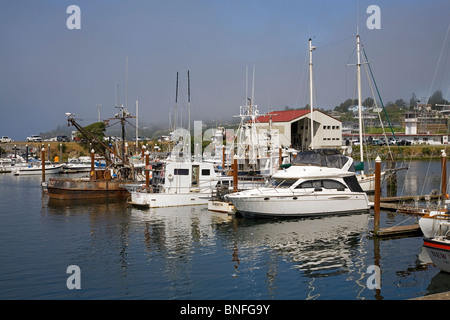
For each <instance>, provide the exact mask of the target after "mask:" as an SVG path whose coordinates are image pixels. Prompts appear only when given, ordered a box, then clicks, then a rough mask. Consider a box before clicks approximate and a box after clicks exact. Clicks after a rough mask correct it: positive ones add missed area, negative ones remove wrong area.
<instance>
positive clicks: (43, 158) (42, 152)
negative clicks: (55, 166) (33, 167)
mask: <svg viewBox="0 0 450 320" xmlns="http://www.w3.org/2000/svg"><path fill="white" fill-rule="evenodd" d="M41 163H42V182H45V148H44V147H42V150H41Z"/></svg>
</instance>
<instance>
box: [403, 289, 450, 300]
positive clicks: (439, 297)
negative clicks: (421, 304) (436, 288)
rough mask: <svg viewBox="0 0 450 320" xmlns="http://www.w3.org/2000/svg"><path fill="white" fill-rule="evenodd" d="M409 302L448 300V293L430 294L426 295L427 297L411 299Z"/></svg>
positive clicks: (449, 295) (449, 298)
mask: <svg viewBox="0 0 450 320" xmlns="http://www.w3.org/2000/svg"><path fill="white" fill-rule="evenodd" d="M409 300H450V291H445V292H441V293H435V294H430V295H427V296H422V297H417V298H412V299H409Z"/></svg>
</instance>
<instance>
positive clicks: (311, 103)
mask: <svg viewBox="0 0 450 320" xmlns="http://www.w3.org/2000/svg"><path fill="white" fill-rule="evenodd" d="M315 49H316V47H315V46H313V45H312V44H311V39H309V99H310V105H311V149H314V121H313V111H314V109H313V74H312V72H313V63H312V52H313V50H315Z"/></svg>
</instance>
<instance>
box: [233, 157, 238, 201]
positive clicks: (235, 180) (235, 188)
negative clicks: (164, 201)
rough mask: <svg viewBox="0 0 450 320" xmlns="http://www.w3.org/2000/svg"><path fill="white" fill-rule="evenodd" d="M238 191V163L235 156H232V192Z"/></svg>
mask: <svg viewBox="0 0 450 320" xmlns="http://www.w3.org/2000/svg"><path fill="white" fill-rule="evenodd" d="M237 191H238V165H237V156H236V155H235V156H234V157H233V192H237Z"/></svg>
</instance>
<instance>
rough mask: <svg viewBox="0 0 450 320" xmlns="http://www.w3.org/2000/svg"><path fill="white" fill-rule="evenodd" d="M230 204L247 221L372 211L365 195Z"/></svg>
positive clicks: (247, 199)
mask: <svg viewBox="0 0 450 320" xmlns="http://www.w3.org/2000/svg"><path fill="white" fill-rule="evenodd" d="M229 200H230V201H231V202H233V204H234V206H235V207H236V209H237V211H238V212H239V213H240V214H242V215H243V216H244V217H267V218H272V217H313V216H323V215H332V214H349V213H361V212H365V211H368V210H369V209H370V205H369V201H368V199H367V195H365V194H361V193H354V194H342V195H340V194H339V193H336V194H326V195H324V194H310V195H293V194H291V195H289V196H288V195H286V196H280V195H265V196H264V197H262V196H261V197H259V196H253V197H252V196H250V197H239V196H235V197H229Z"/></svg>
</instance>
